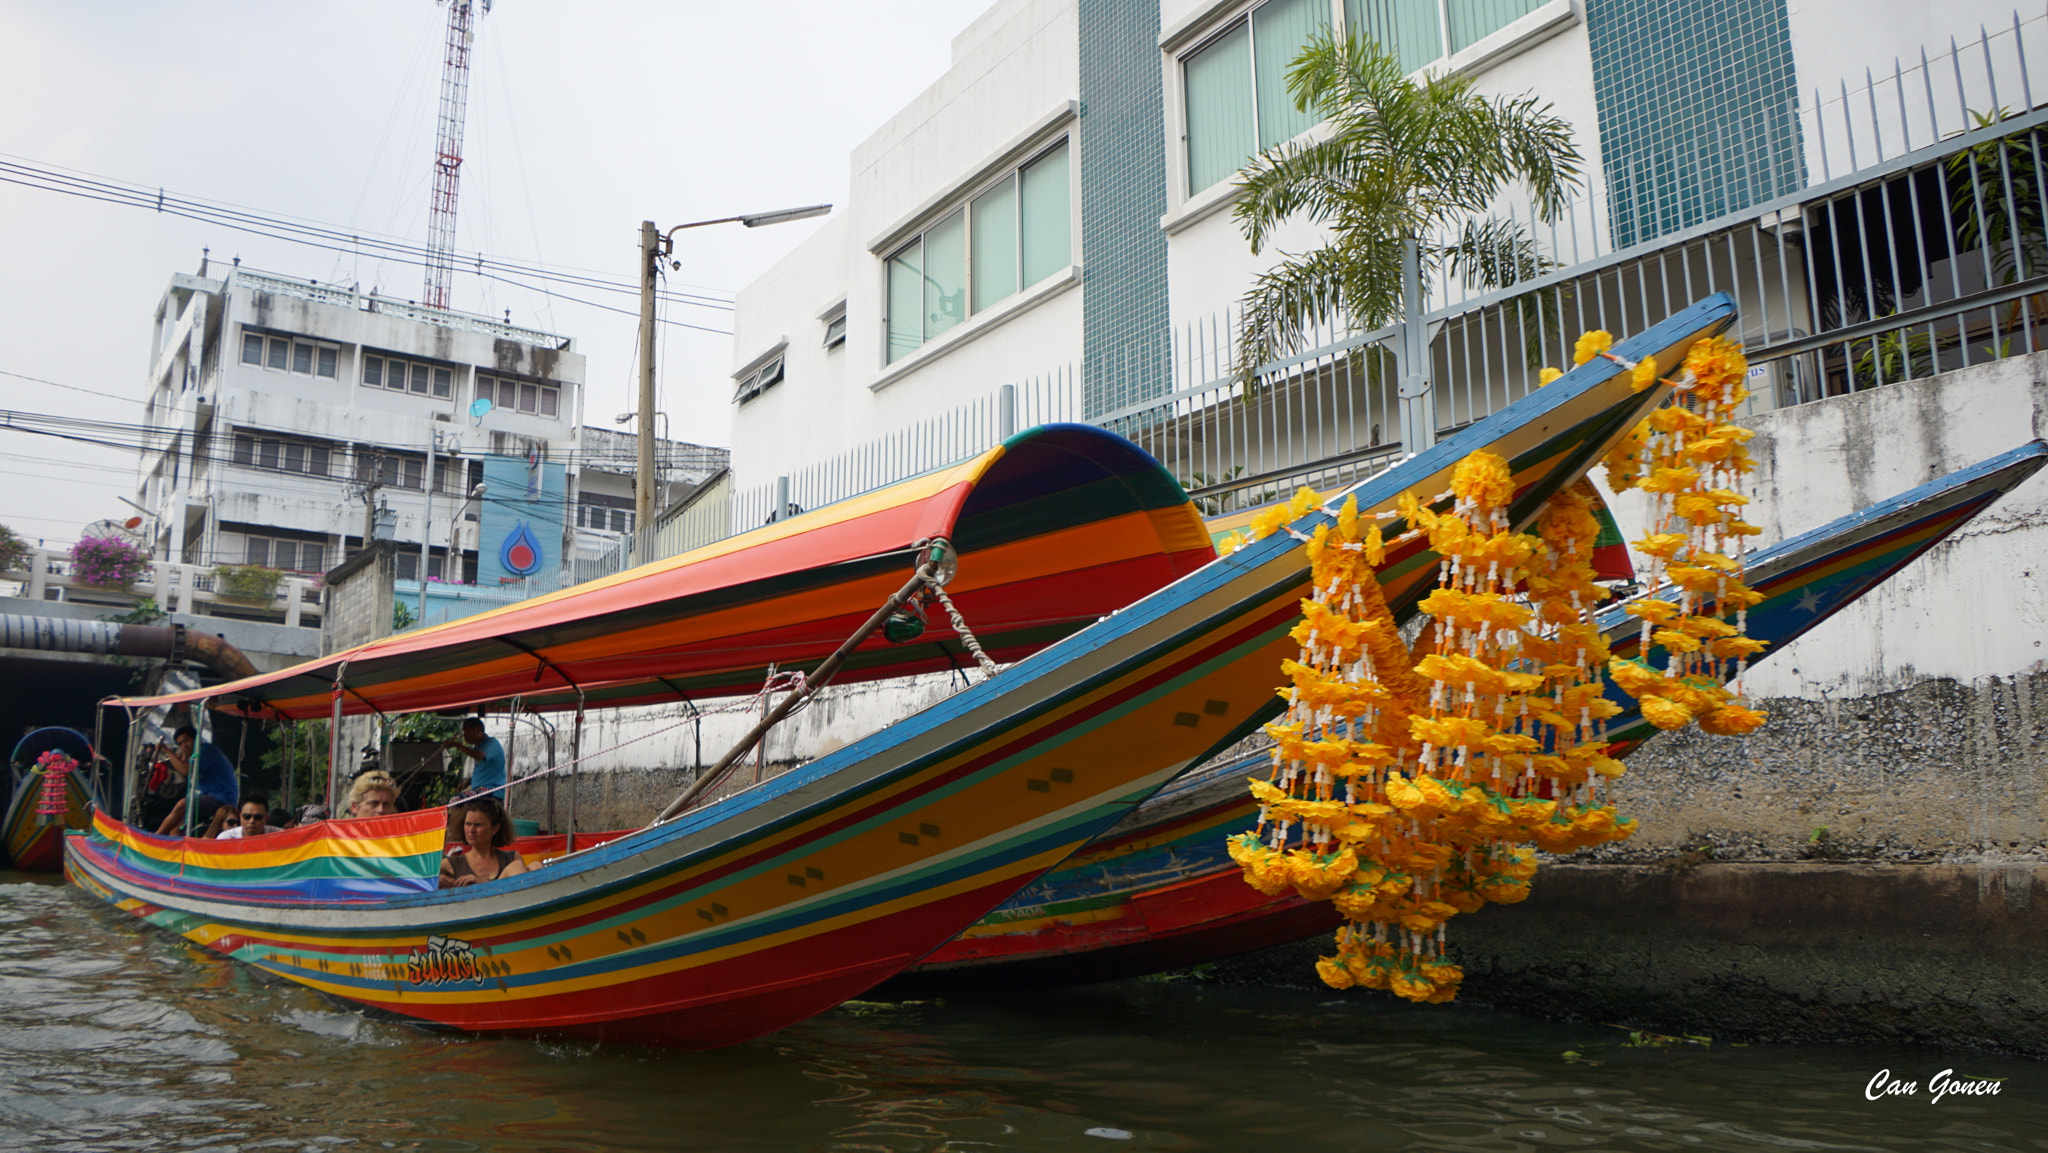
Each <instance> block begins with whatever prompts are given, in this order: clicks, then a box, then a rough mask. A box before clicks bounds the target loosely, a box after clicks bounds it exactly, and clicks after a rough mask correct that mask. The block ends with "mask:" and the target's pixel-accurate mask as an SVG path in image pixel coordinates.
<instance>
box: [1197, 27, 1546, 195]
mask: <svg viewBox="0 0 2048 1153" xmlns="http://www.w3.org/2000/svg"><path fill="white" fill-rule="evenodd" d="M1545 2H1546V0H1341V2H1338V0H1266V2H1265V3H1263V4H1260V5H1258V6H1257V7H1255V8H1253V9H1251V11H1249V12H1247V13H1246V14H1245V15H1244V16H1242V17H1239V18H1238V19H1236V20H1234V21H1232V22H1231V23H1230V24H1228V25H1226V26H1225V27H1224V28H1223V29H1222V30H1221V31H1219V32H1217V33H1216V34H1215V35H1213V36H1211V37H1210V38H1209V39H1208V40H1207V41H1205V42H1204V43H1203V44H1202V45H1201V46H1200V47H1198V48H1196V49H1195V50H1194V51H1193V52H1190V53H1188V54H1187V55H1186V56H1184V57H1182V58H1181V81H1182V93H1183V95H1184V96H1185V98H1186V115H1187V138H1186V139H1187V166H1188V193H1189V195H1193V194H1195V193H1197V192H1200V191H1202V190H1203V189H1205V188H1208V187H1210V186H1212V185H1216V184H1220V183H1222V182H1223V181H1226V180H1228V179H1230V178H1231V177H1232V176H1234V175H1236V173H1237V172H1238V170H1239V169H1241V168H1243V167H1244V164H1245V162H1246V161H1247V160H1250V159H1251V158H1252V157H1253V156H1255V155H1257V154H1258V153H1259V152H1262V151H1264V150H1265V149H1268V148H1271V147H1273V146H1274V145H1276V144H1283V143H1285V142H1287V141H1289V140H1292V139H1293V138H1294V137H1296V136H1298V135H1300V134H1301V133H1303V132H1306V131H1307V130H1308V129H1309V128H1311V127H1313V126H1314V124H1315V120H1314V118H1313V115H1312V114H1311V113H1307V112H1302V111H1301V110H1299V109H1297V108H1296V107H1295V106H1294V98H1293V97H1292V96H1290V95H1289V94H1288V92H1287V69H1288V67H1289V66H1291V65H1292V64H1293V63H1294V60H1295V58H1296V57H1298V56H1300V55H1301V50H1302V48H1303V47H1304V46H1306V45H1307V44H1308V42H1309V39H1310V38H1311V37H1313V36H1314V35H1315V34H1316V33H1318V32H1324V31H1328V30H1329V29H1330V27H1331V22H1332V20H1333V19H1334V18H1335V17H1336V16H1337V14H1338V12H1339V11H1341V12H1342V14H1343V21H1344V25H1343V34H1344V35H1347V36H1354V37H1361V38H1364V39H1367V40H1372V41H1376V42H1377V43H1378V44H1379V45H1380V47H1381V48H1383V49H1385V50H1386V51H1388V52H1390V53H1392V54H1393V55H1394V57H1395V59H1397V60H1398V61H1400V64H1401V68H1402V70H1403V71H1406V72H1413V71H1415V70H1416V69H1419V68H1422V67H1424V66H1426V65H1428V64H1430V63H1431V62H1432V61H1435V60H1439V59H1441V58H1443V57H1444V56H1447V55H1450V54H1452V53H1456V52H1461V51H1463V50H1465V49H1467V48H1470V47H1471V46H1472V45H1474V44H1477V43H1478V42H1479V41H1480V40H1482V39H1484V38H1485V37H1487V36H1489V35H1491V34H1492V33H1494V32H1497V31H1499V30H1500V29H1502V28H1505V27H1507V26H1508V25H1509V24H1511V23H1513V22H1514V21H1516V20H1518V19H1520V18H1521V17H1523V16H1526V15H1528V14H1529V13H1531V12H1534V11H1535V10H1536V9H1538V8H1540V7H1542V6H1543V4H1544V3H1545ZM1447 38H1448V47H1446V39H1447Z"/></svg>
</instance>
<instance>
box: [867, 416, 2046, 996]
mask: <svg viewBox="0 0 2048 1153" xmlns="http://www.w3.org/2000/svg"><path fill="white" fill-rule="evenodd" d="M2044 462H2048V445H2044V444H2042V442H2040V441H2035V442H2033V443H2031V444H2029V445H2026V446H2024V447H2022V448H2019V449H2015V450H2013V451H2012V452H2008V453H2004V454H2002V455H2000V456H1997V457H1994V458H1992V459H1990V460H1987V461H1984V462H1983V463H1981V464H1978V465H1975V466H1972V467H1970V468H1967V469H1963V470H1961V471H1958V472H1956V473H1952V474H1950V475H1949V476H1946V477H1943V478H1941V479H1939V480H1935V481H1930V482H1928V483H1927V484H1923V485H1921V486H1919V487H1918V488H1915V489H1913V490H1911V491H1909V492H1906V493H1903V494H1901V495H1899V496H1897V497H1894V498H1892V499H1890V500H1886V501H1882V502H1879V503H1878V504H1875V505H1872V506H1871V507H1870V508H1867V509H1864V510H1863V511H1861V512H1857V513H1853V514H1851V515H1849V516H1845V517H1841V518H1839V519H1838V520H1835V521H1833V522H1830V523H1829V524H1826V525H1823V526H1821V527H1820V528H1817V529H1814V530H1812V531H1811V532H1807V533H1803V534H1801V535H1799V536H1797V537H1794V538H1792V539H1791V540H1787V541H1785V542H1783V543H1781V544H1778V545H1776V546H1773V547H1771V548H1769V549H1765V550H1763V551H1761V552H1758V553H1756V554H1753V555H1752V556H1751V558H1750V561H1749V577H1750V583H1751V584H1752V586H1753V587H1754V588H1756V590H1757V591H1758V592H1761V593H1763V594H1764V596H1765V598H1766V599H1765V600H1764V601H1763V602H1762V603H1760V604H1758V605H1757V606H1756V607H1755V608H1752V609H1751V610H1750V612H1749V620H1748V627H1749V635H1750V636H1753V637H1756V638H1757V639H1759V640H1764V641H1768V642H1770V644H1771V648H1770V649H1767V650H1765V653H1764V654H1763V656H1762V657H1760V658H1759V659H1768V657H1769V655H1770V654H1771V653H1773V652H1776V651H1777V650H1778V649H1779V648H1782V647H1783V646H1784V645H1786V644H1788V643H1790V642H1791V641H1792V640H1794V639H1796V638H1798V637H1799V636H1801V635H1802V634H1804V633H1806V632H1807V631H1809V630H1811V629H1812V628H1813V627H1814V626H1816V625H1818V624H1819V623H1820V622H1822V621H1824V620H1826V619H1827V618H1828V617H1830V616H1833V615H1834V614H1835V613H1836V612H1839V611H1840V610H1842V609H1843V608H1845V607H1847V606H1848V605H1849V604H1851V603H1853V602H1854V601H1855V600H1856V599H1857V598H1859V597H1861V596H1862V595H1864V594H1865V593H1867V592H1869V591H1870V590H1872V589H1874V588H1876V587H1877V586H1879V585H1880V584H1882V583H1883V582H1884V581H1885V580H1887V579H1888V578H1889V577H1890V576H1891V575H1892V574H1893V573H1895V572H1897V571H1899V569H1901V568H1903V567H1904V566H1906V565H1907V564H1910V563H1911V562H1912V561H1913V560H1914V559H1915V558H1917V557H1919V556H1921V555H1922V554H1924V553H1925V552H1927V550H1929V549H1931V548H1933V547H1934V546H1935V545H1936V544H1938V543H1940V542H1941V541H1942V540H1944V539H1946V538H1947V537H1948V536H1949V535H1950V534H1952V533H1954V532H1955V531H1957V530H1958V529H1960V528H1961V527H1962V526H1963V525H1965V524H1967V523H1968V522H1969V521H1970V520H1971V519H1972V518H1973V517H1975V516H1976V515H1977V514H1978V513H1980V512H1982V511H1984V509H1985V508H1987V507H1989V506H1990V505H1991V504H1992V503H1993V502H1994V501H1996V500H1997V499H1998V498H1999V497H2001V496H2003V495H2004V494H2005V493H2007V492H2009V491H2011V490H2012V489H2013V488H2015V487H2017V486H2018V485H2019V484H2020V483H2021V482H2023V481H2025V480H2026V479H2027V478H2028V477H2030V476H2032V475H2033V474H2034V473H2035V472H2036V471H2038V470H2039V469H2040V468H2041V467H2042V465H2043V464H2044ZM1666 595H1670V594H1668V592H1667V594H1666ZM1603 624H1605V625H1606V626H1607V628H1608V633H1609V637H1610V642H1611V643H1612V645H1613V648H1614V651H1615V652H1616V654H1617V655H1621V656H1635V655H1636V654H1637V652H1638V651H1639V646H1640V632H1639V630H1638V628H1637V627H1636V622H1635V620H1634V618H1631V617H1626V616H1624V615H1623V614H1621V612H1620V611H1619V608H1618V607H1617V608H1615V609H1611V610H1610V611H1609V613H1608V614H1607V615H1606V616H1605V617H1603ZM1662 657H1663V654H1662V651H1661V650H1657V651H1655V652H1654V653H1653V659H1656V660H1659V661H1661V660H1662ZM1611 696H1612V699H1613V700H1614V701H1615V703H1617V704H1619V705H1621V706H1622V708H1623V709H1624V710H1625V711H1624V712H1623V713H1622V715H1620V716H1618V717H1616V718H1614V719H1613V720H1612V721H1611V722H1609V732H1610V735H1611V736H1612V738H1613V739H1614V740H1615V741H1616V743H1617V745H1618V746H1619V748H1618V751H1619V753H1620V755H1623V756H1626V755H1627V754H1628V753H1629V752H1631V751H1633V750H1635V749H1636V748H1639V747H1641V745H1642V744H1643V743H1644V742H1645V741H1646V740H1648V739H1649V738H1650V737H1651V736H1654V735H1655V732H1656V730H1655V729H1654V728H1653V727H1652V726H1651V725H1650V724H1649V723H1648V722H1647V721H1645V720H1643V718H1642V713H1641V711H1640V710H1639V709H1638V708H1637V707H1636V704H1635V701H1634V700H1633V699H1631V698H1629V697H1628V696H1626V695H1625V694H1622V693H1620V692H1619V691H1618V690H1616V691H1614V692H1612V693H1611ZM1267 768H1268V764H1267V757H1266V754H1264V753H1263V752H1260V753H1255V754H1252V755H1250V756H1245V757H1234V758H1231V759H1230V760H1228V761H1227V762H1225V763H1221V764H1216V765H1211V766H1207V767H1205V768H1202V769H1200V770H1197V771H1196V772H1194V773H1190V774H1188V775H1187V776H1184V777H1182V778H1181V779H1180V780H1177V781H1175V782H1174V783H1173V784H1172V785H1170V786H1168V787H1167V788H1166V789H1164V790H1162V791H1161V792H1160V793H1159V794H1158V795H1157V796H1155V797H1153V798H1152V799H1150V800H1148V801H1147V802H1146V803H1145V804H1144V805H1143V806H1141V807H1140V808H1139V809H1138V810H1137V811H1136V812H1134V813H1133V814H1132V815H1131V816H1130V817H1129V818H1127V819H1126V820H1125V821H1123V822H1122V823H1121V824H1119V825H1118V826H1117V827H1115V828H1113V829H1111V830H1110V831H1109V832H1108V833H1106V834H1104V835H1103V836H1102V837H1100V838H1097V839H1096V840H1095V841H1093V842H1090V843H1089V844H1088V845H1087V846H1086V847H1084V848H1083V849H1082V850H1081V851H1080V852H1079V853H1077V854H1075V855H1074V856H1073V857H1072V858H1071V859H1069V860H1068V861H1066V862H1065V863H1063V864H1062V865H1061V866H1060V867H1059V868H1057V869H1054V870H1053V871H1051V872H1049V873H1047V874H1046V875H1045V876H1044V877H1042V878H1040V879H1039V880H1038V881H1036V882H1034V883H1033V884H1032V885H1030V886H1029V887H1027V888H1026V889H1024V890H1023V891H1022V892H1020V893H1018V894H1017V895H1016V896H1015V897H1013V898H1011V899H1010V900H1009V901H1006V902H1004V903H1003V904H1002V905H1001V906H999V907H998V908H997V909H996V910H995V911H994V912H992V913H991V914H990V915H989V916H987V917H985V918H983V919H982V920H981V921H979V922H977V923H976V924H975V925H973V926H972V927H970V928H969V929H968V930H967V931H966V932H964V933H962V934H961V935H960V936H959V937H958V938H956V939H954V940H952V941H949V942H947V943H946V944H945V945H943V946H941V947H940V948H939V949H938V950H936V951H935V952H933V953H932V955H931V956H929V957H927V958H925V960H924V961H923V962H921V963H920V964H919V965H917V966H915V967H913V968H912V969H910V970H907V971H906V972H905V973H904V974H903V975H902V976H900V977H898V978H896V979H895V980H893V981H891V982H890V983H889V985H888V986H886V987H885V988H884V989H883V990H882V995H885V996H916V995H921V994H926V993H932V992H942V991H948V990H959V989H975V988H981V989H993V988H997V987H1000V986H1006V985H1055V984H1078V983H1084V982H1088V981H1101V980H1108V979H1111V978H1116V977H1127V976H1135V975H1139V974H1143V973H1152V972H1159V971H1162V970H1165V969H1172V968H1178V967H1182V966H1186V965H1193V964H1199V963H1201V962H1204V961H1212V960H1216V959H1218V958H1222V957H1230V956H1235V955H1238V954H1240V953H1246V952H1250V951H1253V950H1256V949H1261V948H1266V947H1268V946H1271V945H1278V944H1283V943H1285V942H1288V941H1295V940H1299V939H1301V938H1303V937H1306V936H1310V935H1313V934H1315V933H1320V932H1327V931H1330V930H1333V929H1335V928H1336V927H1337V925H1338V923H1339V918H1338V917H1337V915H1336V912H1335V911H1334V910H1333V909H1332V908H1331V906H1330V904H1329V903H1328V902H1327V901H1305V900H1302V899H1301V898H1299V897H1295V896H1288V897H1266V896H1263V895H1261V894H1260V893H1258V892H1257V891H1256V890H1254V889H1252V888H1251V887H1250V886H1249V885H1246V884H1245V883H1244V881H1243V878H1242V875H1241V873H1240V870H1239V869H1238V867H1237V866H1236V865H1235V864H1233V863H1232V862H1231V861H1230V858H1229V856H1228V855H1227V854H1226V853H1225V851H1224V838H1225V837H1227V836H1229V835H1231V834H1234V833H1240V832H1243V831H1245V830H1246V829H1249V828H1251V827H1252V825H1253V824H1254V823H1255V822H1256V820H1257V817H1258V806H1257V805H1256V804H1254V803H1253V802H1252V801H1251V799H1250V797H1249V796H1248V795H1247V793H1246V791H1245V779H1246V778H1247V777H1250V776H1258V777H1262V778H1263V777H1264V776H1265V775H1266V771H1267Z"/></svg>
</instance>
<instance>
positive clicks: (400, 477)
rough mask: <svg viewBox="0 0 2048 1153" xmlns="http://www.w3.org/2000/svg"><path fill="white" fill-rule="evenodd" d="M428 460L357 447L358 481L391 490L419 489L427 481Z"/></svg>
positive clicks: (422, 457) (421, 457)
mask: <svg viewBox="0 0 2048 1153" xmlns="http://www.w3.org/2000/svg"><path fill="white" fill-rule="evenodd" d="M426 473H427V458H426V457H424V456H406V455H403V454H401V453H394V452H387V451H385V450H382V449H378V448H372V447H366V446H362V445H358V446H356V480H357V481H358V482H359V483H362V484H381V485H386V486H388V487H391V488H410V489H417V488H419V487H420V486H421V485H422V484H423V483H424V482H425V480H426Z"/></svg>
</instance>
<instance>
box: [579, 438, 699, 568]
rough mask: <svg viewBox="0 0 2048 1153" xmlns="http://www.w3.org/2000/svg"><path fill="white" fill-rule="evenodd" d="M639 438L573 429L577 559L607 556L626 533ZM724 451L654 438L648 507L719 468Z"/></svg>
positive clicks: (677, 496) (662, 505) (683, 494)
mask: <svg viewBox="0 0 2048 1153" xmlns="http://www.w3.org/2000/svg"><path fill="white" fill-rule="evenodd" d="M639 451H640V446H639V439H638V437H637V436H636V435H635V434H633V433H630V432H621V431H619V430H617V429H610V428H601V427H598V426H596V425H585V426H584V427H583V428H582V429H581V430H579V432H578V440H577V453H576V463H577V474H576V552H575V556H576V558H577V559H578V560H588V561H595V560H599V559H601V558H605V557H610V556H612V555H614V554H616V553H617V552H618V550H619V545H620V542H621V541H624V540H627V539H629V538H630V537H631V535H632V533H633V531H634V528H635V525H634V523H633V508H634V503H633V500H634V498H633V484H634V480H633V478H634V475H635V474H636V473H637V472H638V471H639ZM727 455H728V454H727V452H726V450H725V449H722V448H714V447H712V446H709V445H702V444H690V443H688V442H687V441H680V440H668V439H666V438H663V439H657V440H656V441H655V442H654V471H655V494H654V507H655V508H656V509H666V508H668V507H669V506H670V505H672V504H675V503H676V502H677V501H682V500H687V499H689V497H690V495H691V494H692V493H694V492H695V491H696V490H697V488H698V486H700V485H702V484H703V483H704V482H705V481H707V480H710V479H711V478H712V477H714V476H716V475H718V474H719V473H720V472H723V471H724V470H725V466H726V458H727Z"/></svg>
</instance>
